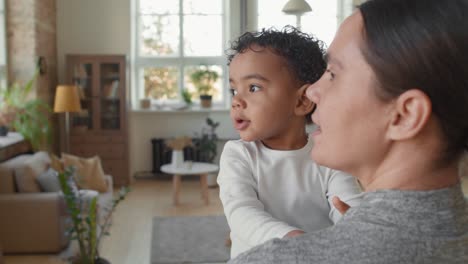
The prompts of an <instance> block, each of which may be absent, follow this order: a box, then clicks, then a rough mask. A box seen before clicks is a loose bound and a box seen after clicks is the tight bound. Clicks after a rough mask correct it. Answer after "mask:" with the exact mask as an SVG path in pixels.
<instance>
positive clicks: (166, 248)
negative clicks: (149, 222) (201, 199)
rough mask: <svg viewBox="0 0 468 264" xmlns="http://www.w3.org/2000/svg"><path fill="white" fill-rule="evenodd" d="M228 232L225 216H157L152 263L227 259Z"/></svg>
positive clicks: (214, 261)
mask: <svg viewBox="0 0 468 264" xmlns="http://www.w3.org/2000/svg"><path fill="white" fill-rule="evenodd" d="M228 234H229V227H228V225H227V221H226V218H225V217H224V216H190V217H155V218H154V219H153V233H152V240H151V264H163V263H220V262H226V261H227V260H228V259H229V251H230V248H228V247H226V246H225V241H226V238H227V236H228Z"/></svg>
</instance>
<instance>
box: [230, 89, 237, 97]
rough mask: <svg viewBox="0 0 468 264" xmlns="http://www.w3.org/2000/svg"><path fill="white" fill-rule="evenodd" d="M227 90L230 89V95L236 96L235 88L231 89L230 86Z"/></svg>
mask: <svg viewBox="0 0 468 264" xmlns="http://www.w3.org/2000/svg"><path fill="white" fill-rule="evenodd" d="M229 90H230V91H231V95H232V96H236V94H237V90H236V89H232V88H231V89H229Z"/></svg>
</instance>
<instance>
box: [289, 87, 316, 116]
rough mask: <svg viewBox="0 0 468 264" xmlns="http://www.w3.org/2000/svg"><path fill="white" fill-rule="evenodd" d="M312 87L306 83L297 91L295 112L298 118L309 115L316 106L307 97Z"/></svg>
mask: <svg viewBox="0 0 468 264" xmlns="http://www.w3.org/2000/svg"><path fill="white" fill-rule="evenodd" d="M310 85H311V84H309V83H306V84H304V85H303V86H301V88H299V90H297V101H296V108H295V109H294V112H295V114H296V115H298V116H305V115H307V114H309V113H310V112H311V111H312V109H313V108H314V106H315V103H314V102H312V101H311V100H310V99H309V98H307V96H306V90H307V88H308V87H309V86H310Z"/></svg>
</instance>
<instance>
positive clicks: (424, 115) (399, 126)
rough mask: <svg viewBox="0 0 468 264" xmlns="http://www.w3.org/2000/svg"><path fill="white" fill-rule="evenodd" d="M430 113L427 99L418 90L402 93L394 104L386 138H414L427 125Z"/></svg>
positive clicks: (429, 102)
mask: <svg viewBox="0 0 468 264" xmlns="http://www.w3.org/2000/svg"><path fill="white" fill-rule="evenodd" d="M431 113H432V103H431V100H430V99H429V97H428V96H427V95H426V94H425V93H424V92H422V91H421V90H419V89H411V90H408V91H406V92H404V93H402V94H401V95H400V96H398V98H397V99H396V101H395V103H394V111H393V113H392V119H391V122H390V126H389V130H388V136H389V138H391V139H393V140H404V139H409V138H413V137H415V136H416V135H417V134H419V133H420V132H421V131H422V130H423V129H424V127H425V126H426V125H427V123H428V120H429V117H430V116H431Z"/></svg>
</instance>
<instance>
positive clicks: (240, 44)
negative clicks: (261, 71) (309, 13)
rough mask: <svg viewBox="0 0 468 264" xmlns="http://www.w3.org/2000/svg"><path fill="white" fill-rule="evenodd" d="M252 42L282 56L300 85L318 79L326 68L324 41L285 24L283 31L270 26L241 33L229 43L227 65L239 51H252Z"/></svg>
mask: <svg viewBox="0 0 468 264" xmlns="http://www.w3.org/2000/svg"><path fill="white" fill-rule="evenodd" d="M252 45H258V46H260V47H263V48H270V49H271V50H272V51H273V52H275V53H276V54H278V55H279V56H281V57H283V58H285V59H286V61H287V63H288V66H289V69H290V70H291V72H292V73H294V74H295V75H296V76H295V77H296V78H297V80H299V82H301V83H302V84H306V83H314V82H316V81H318V80H319V79H320V77H321V76H322V74H323V72H324V71H325V68H326V63H325V61H324V59H323V56H324V54H325V49H324V46H325V45H324V43H323V42H322V41H320V40H318V39H316V38H315V37H314V36H311V35H308V34H306V33H304V32H301V31H299V30H298V29H296V28H295V27H292V26H286V27H284V28H283V29H282V30H277V29H275V28H269V29H262V30H261V31H258V32H246V33H244V34H242V35H241V36H240V37H239V38H238V39H237V40H236V41H234V42H232V43H231V48H230V49H229V50H228V54H227V56H228V65H229V64H231V61H232V59H233V58H234V57H235V56H236V55H237V54H238V53H243V52H245V51H246V50H247V49H251V50H253V49H252ZM253 51H255V50H253Z"/></svg>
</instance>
